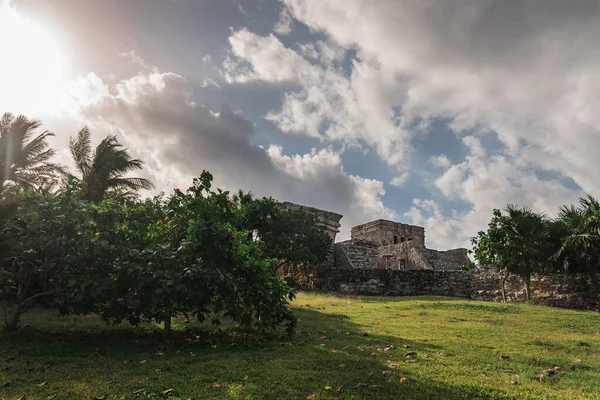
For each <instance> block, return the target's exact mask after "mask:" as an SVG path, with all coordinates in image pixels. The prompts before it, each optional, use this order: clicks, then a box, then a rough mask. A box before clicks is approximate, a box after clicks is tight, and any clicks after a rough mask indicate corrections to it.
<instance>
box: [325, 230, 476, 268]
mask: <svg viewBox="0 0 600 400" xmlns="http://www.w3.org/2000/svg"><path fill="white" fill-rule="evenodd" d="M335 255H336V257H335V263H336V267H338V268H363V269H392V270H399V271H412V270H433V271H441V270H446V271H448V270H460V269H461V267H462V266H463V265H464V264H466V263H467V262H468V260H469V258H468V255H467V249H452V250H447V251H438V250H432V249H428V248H427V247H425V229H424V228H423V227H422V226H415V225H407V224H402V223H399V222H393V221H387V220H383V219H379V220H376V221H373V222H368V223H366V224H363V225H358V226H355V227H354V228H352V230H351V239H350V240H346V241H344V242H339V243H336V244H335Z"/></svg>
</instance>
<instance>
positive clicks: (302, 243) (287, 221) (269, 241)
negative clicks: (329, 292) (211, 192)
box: [233, 192, 332, 272]
mask: <svg viewBox="0 0 600 400" xmlns="http://www.w3.org/2000/svg"><path fill="white" fill-rule="evenodd" d="M233 201H234V203H235V204H234V207H235V208H236V209H238V210H239V211H240V213H239V219H238V225H237V227H238V229H239V230H242V231H243V232H245V233H246V235H247V236H248V237H249V238H251V237H252V238H256V239H260V241H261V242H262V243H263V244H264V249H265V250H264V251H265V255H266V256H267V257H268V258H271V259H273V260H275V262H274V269H275V270H279V269H284V268H286V267H291V266H305V267H308V268H310V267H314V266H318V265H320V264H322V263H323V262H325V260H326V259H327V257H328V255H329V254H330V251H331V245H332V240H331V238H330V237H329V235H328V234H327V233H326V232H325V230H324V229H323V227H322V226H321V225H320V223H319V220H318V216H317V215H315V214H314V213H313V212H311V211H310V210H309V209H308V208H306V207H284V206H283V205H282V203H279V202H277V201H275V200H274V199H272V198H266V197H265V198H261V199H255V198H254V197H253V196H252V195H251V193H243V192H238V194H237V195H236V196H234V198H233ZM274 272H275V271H274Z"/></svg>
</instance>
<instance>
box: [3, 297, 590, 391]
mask: <svg viewBox="0 0 600 400" xmlns="http://www.w3.org/2000/svg"><path fill="white" fill-rule="evenodd" d="M293 307H294V309H295V311H296V313H297V315H298V317H299V318H300V322H299V327H298V329H299V331H298V333H297V335H295V336H294V337H293V338H287V337H285V336H280V337H271V338H265V337H260V336H258V335H255V334H252V333H245V332H243V331H241V330H236V329H235V328H230V329H224V330H223V331H222V332H214V331H213V332H208V331H206V329H209V327H208V326H207V325H202V326H201V325H198V324H186V323H184V322H180V323H177V324H176V326H175V327H176V328H177V329H179V330H180V333H179V335H177V338H176V339H175V340H172V341H171V342H170V343H165V342H164V341H162V340H161V339H160V332H159V331H158V327H157V326H154V325H150V324H149V325H144V326H142V327H139V328H137V329H132V328H130V327H128V326H125V325H124V326H121V327H114V328H107V327H106V326H105V325H103V324H102V323H101V322H100V321H99V320H98V319H97V318H96V317H93V316H88V317H66V318H59V317H57V316H56V315H55V313H54V312H51V311H47V310H34V311H32V312H31V313H29V314H26V315H25V316H24V317H23V324H27V325H30V326H25V327H24V328H23V329H21V330H20V331H19V332H17V333H12V334H1V335H0V399H18V398H20V397H21V396H26V398H27V399H49V398H54V399H94V398H106V399H134V398H135V399H163V398H171V399H188V398H194V399H307V397H308V396H311V395H313V394H314V395H316V399H327V398H332V399H586V400H587V399H600V334H599V332H600V313H597V312H588V311H572V310H561V309H553V308H546V307H542V306H531V305H528V304H511V305H504V304H495V303H484V302H477V301H469V300H460V299H454V298H444V297H388V298H380V297H377V298H376V297H353V296H342V295H330V294H324V293H317V292H302V293H300V294H299V295H298V298H297V299H296V300H295V301H294V303H293ZM198 329H205V331H204V333H202V331H199V330H198ZM410 352H416V356H415V357H414V358H408V359H407V358H406V354H407V353H410ZM500 356H509V358H508V359H506V360H503V361H502V360H500ZM534 358H535V360H536V361H535V363H534V362H533V361H532V359H534ZM574 359H579V360H580V362H578V361H579V360H574ZM143 360H146V361H145V362H144V363H140V362H141V361H143ZM413 360H414V362H411V361H413ZM407 361H409V362H407ZM555 366H559V369H557V370H556V373H554V374H553V375H550V376H549V374H548V373H547V371H548V369H549V368H554V367H555ZM540 374H542V377H543V378H542V379H541V380H540ZM402 378H405V379H402ZM44 382H45V384H44V385H42V386H40V384H42V383H44ZM329 387H331V389H330V390H326V388H329ZM338 388H340V390H339V391H338ZM168 389H173V390H172V391H170V392H168V393H166V394H163V392H164V391H165V390H168ZM52 396H55V397H52ZM103 396H105V397H103Z"/></svg>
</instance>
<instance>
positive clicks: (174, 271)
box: [0, 172, 296, 332]
mask: <svg viewBox="0 0 600 400" xmlns="http://www.w3.org/2000/svg"><path fill="white" fill-rule="evenodd" d="M211 181H212V176H211V175H210V174H209V173H208V172H204V173H203V174H202V175H201V177H200V178H198V179H195V180H194V184H193V185H192V186H191V187H190V188H189V189H188V190H187V191H186V192H185V193H184V192H182V191H180V190H175V192H174V193H173V194H172V195H170V196H168V197H167V198H164V197H156V198H154V199H147V200H145V201H139V202H134V203H131V204H128V203H123V202H119V201H118V200H116V199H107V200H104V201H101V202H99V203H98V204H94V203H90V202H87V201H85V199H84V197H85V193H86V187H85V184H84V183H83V182H81V181H80V180H78V179H76V178H73V177H71V178H70V180H69V183H68V186H67V188H66V189H65V190H63V191H61V192H60V193H58V194H57V195H54V196H47V197H42V196H41V195H40V194H37V193H33V192H28V193H26V194H25V195H24V197H23V199H22V201H21V202H20V209H19V212H18V213H17V214H18V216H16V217H15V218H14V219H13V220H12V221H11V222H10V223H9V224H8V226H7V227H5V229H4V230H3V232H2V234H3V235H4V237H5V240H4V242H3V243H4V244H5V245H8V246H6V249H7V251H6V252H5V253H3V254H2V257H0V258H1V259H2V262H3V264H2V268H1V271H2V272H1V274H0V279H1V281H0V285H1V286H0V287H1V290H2V299H3V300H5V301H10V302H11V303H12V304H13V305H14V306H16V311H15V313H13V315H12V316H11V318H7V321H6V325H7V327H8V328H15V327H16V321H18V317H19V314H20V313H22V312H24V311H26V309H27V308H28V307H29V306H31V305H32V304H33V303H34V300H36V299H38V298H39V297H40V296H46V295H47V296H50V297H51V299H52V301H51V303H52V305H53V306H54V307H56V308H57V309H58V310H59V311H60V313H61V314H63V315H64V314H88V313H96V314H98V315H100V316H101V317H102V319H103V320H105V321H106V322H108V323H120V322H122V321H128V322H130V323H131V324H137V323H139V322H140V321H156V322H161V323H164V326H165V331H166V332H169V331H170V321H171V318H172V317H174V316H177V315H181V314H185V315H187V316H191V315H194V316H196V317H197V318H198V319H199V320H201V321H202V320H205V319H210V320H211V321H212V322H213V323H215V324H219V323H220V319H221V318H229V319H232V320H234V321H237V322H239V323H240V324H242V325H246V326H254V327H256V328H258V329H261V330H265V329H275V328H277V327H278V326H280V325H282V324H284V325H286V326H287V327H288V330H290V331H291V330H293V328H294V326H295V323H296V320H295V317H294V316H293V314H292V312H291V310H290V308H289V306H288V303H287V302H288V301H289V300H291V299H292V298H293V297H294V292H293V291H292V290H291V289H289V288H288V287H287V285H286V284H285V282H284V281H283V280H282V279H279V278H277V277H276V276H275V275H274V274H273V273H272V270H273V267H272V262H273V260H272V257H271V255H269V254H268V250H267V246H266V243H265V242H263V241H261V240H252V239H250V238H249V237H248V235H247V234H246V233H245V232H244V231H242V230H240V229H238V228H236V224H238V223H239V221H240V219H241V218H242V217H241V215H240V214H241V211H240V209H239V208H237V207H235V206H234V204H233V203H232V201H231V199H230V197H229V193H228V192H224V191H222V190H219V189H217V190H216V191H212V190H211Z"/></svg>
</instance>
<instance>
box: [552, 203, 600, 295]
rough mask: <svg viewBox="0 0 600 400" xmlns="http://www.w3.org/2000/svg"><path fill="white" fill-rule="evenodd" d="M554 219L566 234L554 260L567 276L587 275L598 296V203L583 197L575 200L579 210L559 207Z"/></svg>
mask: <svg viewBox="0 0 600 400" xmlns="http://www.w3.org/2000/svg"><path fill="white" fill-rule="evenodd" d="M558 219H559V220H560V221H562V223H563V224H564V225H565V227H566V230H567V232H568V234H567V235H566V236H565V237H564V238H563V239H562V246H561V247H560V249H559V250H558V252H557V253H556V255H555V258H557V259H559V258H560V259H562V260H563V263H564V265H565V266H566V267H567V269H569V270H571V272H583V273H586V274H588V276H589V277H590V280H591V282H592V286H593V288H594V291H595V292H596V293H598V292H599V290H600V287H599V284H598V279H597V274H598V272H599V270H600V202H598V200H596V199H595V198H594V197H593V196H592V195H590V194H586V195H585V196H584V197H582V198H580V199H579V207H572V206H571V207H562V208H561V210H560V212H559V215H558Z"/></svg>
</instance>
